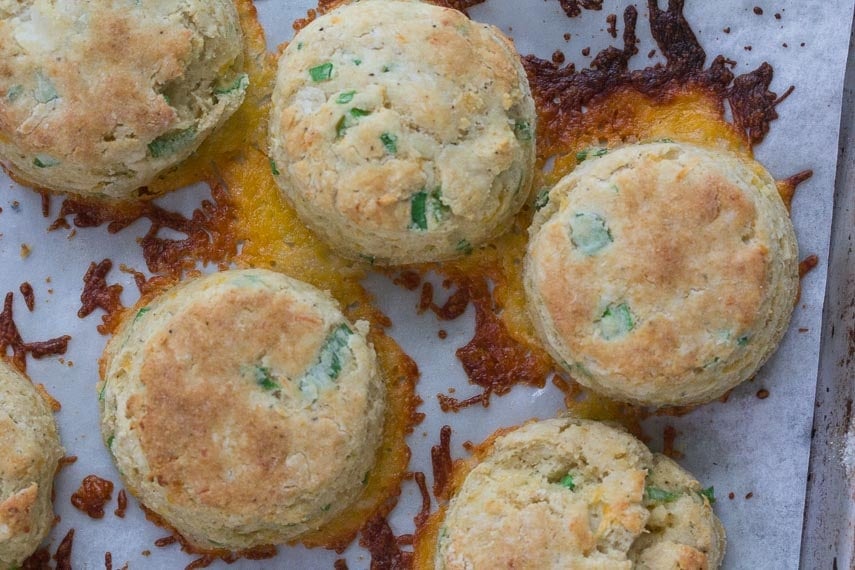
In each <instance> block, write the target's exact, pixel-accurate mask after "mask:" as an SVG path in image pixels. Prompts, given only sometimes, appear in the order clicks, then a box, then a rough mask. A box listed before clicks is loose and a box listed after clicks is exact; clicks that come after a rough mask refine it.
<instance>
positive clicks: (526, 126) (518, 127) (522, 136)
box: [514, 121, 534, 141]
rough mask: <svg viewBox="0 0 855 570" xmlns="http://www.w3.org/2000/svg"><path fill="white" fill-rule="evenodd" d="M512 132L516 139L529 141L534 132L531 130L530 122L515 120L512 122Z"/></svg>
mask: <svg viewBox="0 0 855 570" xmlns="http://www.w3.org/2000/svg"><path fill="white" fill-rule="evenodd" d="M514 134H515V135H516V137H517V140H521V141H530V140H531V139H532V138H533V136H534V134H533V133H532V132H531V123H529V122H528V121H517V122H515V123H514Z"/></svg>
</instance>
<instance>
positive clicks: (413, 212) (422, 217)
mask: <svg viewBox="0 0 855 570" xmlns="http://www.w3.org/2000/svg"><path fill="white" fill-rule="evenodd" d="M427 198H428V195H427V192H425V191H424V190H422V191H420V192H417V193H416V194H415V195H414V196H413V198H412V199H411V200H410V229H414V230H420V231H427V228H428V223H427Z"/></svg>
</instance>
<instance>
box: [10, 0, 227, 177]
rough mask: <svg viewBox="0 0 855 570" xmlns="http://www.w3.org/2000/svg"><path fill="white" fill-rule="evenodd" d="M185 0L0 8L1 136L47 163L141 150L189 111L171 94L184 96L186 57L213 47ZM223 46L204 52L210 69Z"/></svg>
mask: <svg viewBox="0 0 855 570" xmlns="http://www.w3.org/2000/svg"><path fill="white" fill-rule="evenodd" d="M191 4H193V3H190V4H186V5H184V4H182V5H174V4H171V3H166V2H155V3H150V2H146V3H137V5H135V4H134V3H132V2H127V3H119V2H113V1H109V0H98V1H96V2H81V3H69V2H64V3H60V4H58V5H56V6H53V5H52V4H51V3H48V2H43V1H39V0H30V1H29V2H24V3H22V4H21V5H19V6H18V7H17V9H16V12H17V15H9V14H3V13H0V37H2V38H4V39H3V41H2V42H0V137H3V138H7V139H8V138H11V137H15V139H16V143H17V144H18V145H19V146H21V148H23V149H24V151H26V152H32V153H39V152H46V153H50V154H48V155H46V156H44V157H42V158H41V160H43V161H44V163H46V164H48V165H49V164H50V163H52V162H53V161H59V160H65V159H71V160H74V161H77V162H80V163H82V164H89V165H98V164H103V165H104V167H105V168H106V167H107V165H110V164H115V163H116V162H126V163H133V162H136V161H138V160H140V159H142V158H144V156H145V155H144V153H145V149H146V147H145V145H146V144H147V143H149V142H151V141H152V140H153V139H155V138H156V137H159V136H161V135H163V134H164V133H166V132H167V131H170V130H171V129H175V128H180V127H182V125H183V123H185V122H187V121H188V119H192V117H181V116H179V112H178V110H177V109H176V108H175V107H173V106H172V105H171V104H170V96H173V97H176V98H182V99H183V98H184V94H183V92H184V91H185V89H184V88H183V87H180V86H179V84H180V83H182V82H183V81H190V82H191V83H192V81H193V79H194V78H192V77H188V75H189V74H188V69H187V68H188V66H189V65H190V64H191V62H192V61H193V60H195V59H199V54H200V52H202V51H203V50H205V49H208V50H212V49H215V48H213V47H212V46H211V45H206V44H207V43H208V42H210V41H211V35H215V34H217V33H219V32H217V30H216V29H215V28H214V27H213V22H212V21H211V17H210V15H206V14H196V13H194V10H195V8H193V7H192V6H191ZM202 6H203V9H204V4H202ZM230 33H231V34H232V35H233V36H234V37H237V34H238V33H239V32H238V31H237V30H236V29H235V30H231V31H230ZM235 49H236V50H239V49H240V48H239V44H237V43H235ZM225 51H226V50H222V49H220V50H219V53H212V54H210V55H211V59H212V62H211V66H212V68H213V69H214V70H217V69H218V68H219V67H221V66H223V65H225V64H227V63H228V62H229V61H230V60H233V59H234V57H235V55H236V54H235V53H231V54H230V53H224V52H225ZM223 71H224V70H223ZM186 87H187V89H188V90H190V91H192V90H193V89H194V88H195V87H196V86H194V85H187V86H186ZM179 91H180V92H181V93H180V94H179V93H178V92H179ZM173 104H175V102H173ZM176 107H177V104H176ZM185 126H186V125H185ZM116 141H122V142H123V144H120V145H117V144H115V143H116ZM140 141H142V144H140ZM140 152H142V153H143V155H142V156H137V155H138V154H140ZM105 174H106V173H105ZM109 174H114V173H109Z"/></svg>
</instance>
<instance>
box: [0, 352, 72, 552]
mask: <svg viewBox="0 0 855 570" xmlns="http://www.w3.org/2000/svg"><path fill="white" fill-rule="evenodd" d="M63 454H64V451H63V449H62V445H60V441H59V434H58V433H57V429H56V422H55V421H54V417H53V411H52V410H51V408H50V406H49V405H48V404H47V403H46V402H45V401H44V398H42V396H41V395H40V394H39V393H38V391H36V389H35V387H34V386H33V385H32V383H31V382H30V381H29V380H28V379H27V378H26V377H25V376H24V375H23V374H21V373H20V372H18V371H17V370H16V369H15V368H13V367H12V366H11V365H9V364H8V363H7V362H6V361H5V360H4V359H3V358H2V357H0V568H4V569H5V568H15V567H17V566H19V565H20V564H21V563H22V562H23V561H24V560H25V559H26V558H27V557H28V556H29V555H30V554H32V553H33V552H34V551H35V550H36V548H38V546H39V544H40V543H41V541H42V540H43V539H44V538H45V537H46V536H47V534H48V533H49V532H50V529H51V528H53V522H54V514H53V504H52V502H51V492H52V489H53V479H54V476H55V475H56V470H57V466H58V464H59V460H60V459H61V458H62V456H63Z"/></svg>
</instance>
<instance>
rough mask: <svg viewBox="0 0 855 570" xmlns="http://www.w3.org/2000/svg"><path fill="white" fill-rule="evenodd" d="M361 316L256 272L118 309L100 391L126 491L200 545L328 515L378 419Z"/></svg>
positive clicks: (360, 477)
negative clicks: (126, 311)
mask: <svg viewBox="0 0 855 570" xmlns="http://www.w3.org/2000/svg"><path fill="white" fill-rule="evenodd" d="M367 326H368V325H367V323H365V322H362V321H359V322H357V323H355V324H351V323H349V322H347V320H346V319H345V318H344V316H343V315H342V314H341V312H340V310H339V308H338V306H337V304H336V303H335V301H333V299H332V298H331V297H329V296H328V295H327V294H325V293H322V292H321V291H319V290H318V289H315V288H314V287H312V286H310V285H307V284H305V283H302V282H300V281H296V280H294V279H291V278H288V277H286V276H284V275H281V274H278V273H274V272H271V271H265V270H241V271H226V272H222V273H216V274H213V275H210V276H207V277H203V278H200V279H196V280H193V281H190V282H189V283H186V284H182V285H179V286H178V287H176V288H173V289H171V290H168V291H166V292H165V293H163V294H162V295H161V296H159V297H157V298H155V299H154V300H153V301H152V302H151V303H150V304H149V305H147V306H145V307H142V308H139V309H138V310H137V311H136V312H135V313H134V314H133V315H129V316H127V317H126V319H125V321H124V322H123V324H122V326H121V328H120V330H119V331H118V332H117V334H116V335H115V336H114V337H113V338H112V339H111V341H110V343H109V344H108V346H107V349H106V350H105V354H104V358H103V361H102V382H101V385H100V398H99V399H100V405H101V412H102V415H101V428H102V435H103V437H104V441H105V442H106V444H107V446H108V447H109V449H110V451H111V453H112V454H113V457H114V459H115V461H116V464H117V466H118V468H119V471H120V472H121V473H122V477H123V479H124V481H125V484H126V486H127V487H128V489H129V490H130V491H132V492H133V493H134V494H135V495H136V496H137V497H138V498H139V499H140V500H141V501H142V503H143V504H144V505H145V506H146V507H148V508H149V509H150V510H152V511H154V512H155V513H156V514H158V515H160V516H161V517H162V518H163V519H164V520H165V521H166V522H167V523H169V524H170V525H171V526H173V527H174V528H175V529H177V530H178V531H179V532H180V533H181V534H182V535H183V536H184V537H185V538H186V539H188V540H189V541H190V542H191V543H192V544H194V545H195V546H197V547H199V548H202V549H217V548H228V549H232V550H240V549H246V548H251V547H253V546H259V545H265V544H276V543H282V542H288V541H294V540H299V537H300V536H301V535H303V534H305V533H307V532H309V531H313V530H317V529H318V528H320V527H322V526H323V525H324V523H326V522H327V521H329V520H331V519H332V518H334V517H336V516H337V515H339V514H340V513H342V512H343V511H345V510H346V509H347V508H348V506H349V505H350V504H351V502H352V501H353V500H354V499H355V498H357V497H358V496H359V493H360V492H361V490H362V487H363V484H364V481H365V478H366V474H367V473H368V472H369V471H370V469H371V468H372V466H373V464H374V460H375V456H376V452H377V447H378V443H379V441H380V437H381V432H382V429H383V421H384V413H385V409H386V405H385V385H384V383H383V380H382V377H381V374H380V372H379V371H378V367H377V362H376V356H375V354H374V349H373V347H372V346H371V345H370V344H369V343H368V342H367V341H366V339H365V334H366V332H367Z"/></svg>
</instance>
